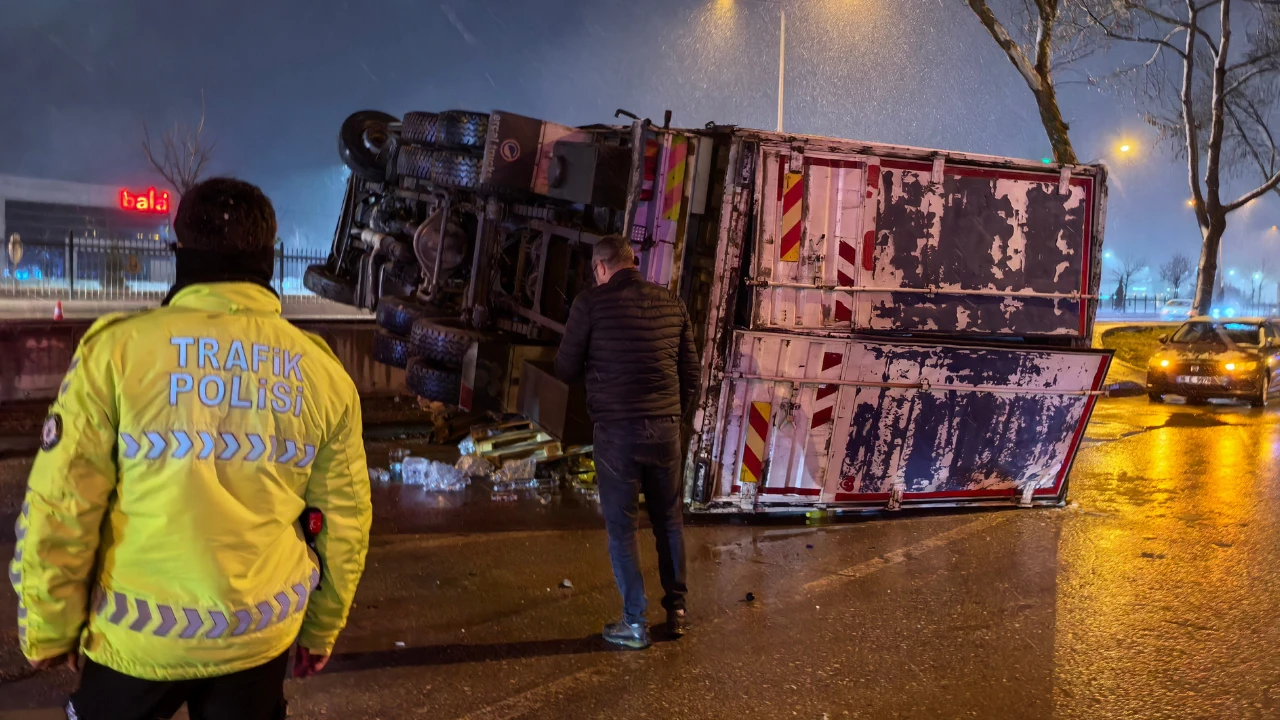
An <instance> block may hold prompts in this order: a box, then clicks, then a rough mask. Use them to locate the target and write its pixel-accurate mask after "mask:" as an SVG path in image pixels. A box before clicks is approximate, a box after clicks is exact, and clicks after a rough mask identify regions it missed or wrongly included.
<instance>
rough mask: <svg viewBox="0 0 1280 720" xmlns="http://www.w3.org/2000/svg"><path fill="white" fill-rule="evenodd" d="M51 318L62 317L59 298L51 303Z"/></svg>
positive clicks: (58, 318) (57, 318) (59, 318)
mask: <svg viewBox="0 0 1280 720" xmlns="http://www.w3.org/2000/svg"><path fill="white" fill-rule="evenodd" d="M53 319H54V320H61V319H62V301H61V300H58V301H57V302H55V303H54V304H53Z"/></svg>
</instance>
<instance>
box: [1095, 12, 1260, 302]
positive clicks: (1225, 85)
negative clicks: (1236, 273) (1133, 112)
mask: <svg viewBox="0 0 1280 720" xmlns="http://www.w3.org/2000/svg"><path fill="white" fill-rule="evenodd" d="M1072 1H1073V2H1076V3H1078V4H1079V8H1080V9H1081V10H1082V13H1083V14H1077V15H1076V16H1075V17H1077V18H1082V19H1083V20H1084V22H1085V23H1086V27H1089V28H1092V29H1093V30H1094V31H1095V32H1098V33H1100V34H1101V35H1102V36H1103V37H1105V38H1106V39H1108V40H1109V41H1114V42H1116V43H1120V44H1122V45H1126V46H1127V45H1134V46H1145V47H1147V48H1149V49H1150V54H1149V55H1147V54H1146V53H1145V52H1144V53H1143V58H1142V59H1139V60H1135V61H1134V62H1132V63H1129V64H1127V65H1125V66H1124V67H1122V69H1121V70H1120V72H1119V73H1117V75H1116V76H1114V78H1113V79H1117V80H1121V81H1124V83H1125V84H1126V85H1127V86H1128V87H1130V88H1131V89H1133V90H1135V91H1136V93H1137V95H1136V96H1137V99H1138V102H1139V103H1140V104H1141V105H1142V106H1143V107H1144V109H1145V111H1146V119H1147V122H1148V123H1150V124H1151V125H1152V126H1153V127H1155V128H1156V129H1157V130H1158V131H1159V132H1160V135H1161V138H1162V139H1163V140H1165V141H1168V142H1169V143H1170V144H1171V145H1173V147H1174V149H1175V151H1176V152H1177V153H1178V154H1179V156H1181V157H1183V158H1185V159H1186V161H1187V178H1188V183H1189V185H1190V189H1191V205H1192V206H1193V207H1194V209H1195V214H1196V221H1197V223H1198V225H1199V226H1200V233H1201V238H1202V243H1201V248H1200V263H1199V273H1198V277H1197V279H1196V295H1195V309H1196V312H1197V313H1199V314H1207V313H1208V312H1209V309H1210V306H1211V305H1212V303H1213V289H1214V285H1215V284H1216V280H1217V275H1218V273H1219V271H1220V268H1219V267H1218V260H1219V257H1218V255H1219V251H1220V248H1221V245H1222V236H1223V234H1224V233H1225V232H1226V229H1227V218H1228V216H1229V215H1230V214H1231V213H1233V212H1235V211H1236V210H1239V209H1240V208H1242V207H1244V206H1246V205H1248V204H1249V203H1251V202H1253V201H1254V200H1256V199H1258V198H1259V197H1261V196H1263V195H1265V194H1266V193H1268V192H1271V191H1273V190H1276V189H1277V188H1278V187H1280V149H1278V146H1277V143H1278V138H1277V136H1278V135H1280V118H1277V113H1276V110H1277V107H1280V0H1072ZM1233 10H1239V15H1240V18H1237V19H1242V23H1241V24H1242V25H1243V26H1244V28H1245V29H1244V37H1243V42H1240V43H1239V45H1238V46H1237V45H1236V44H1233V43H1235V41H1236V36H1235V34H1234V26H1233V15H1232V12H1233ZM1246 171H1249V172H1250V174H1252V173H1256V175H1254V177H1259V176H1260V178H1261V179H1260V181H1259V184H1257V185H1256V186H1254V187H1253V189H1252V190H1249V191H1247V192H1243V193H1241V194H1240V195H1238V196H1235V197H1230V196H1227V197H1224V195H1226V193H1225V188H1224V187H1223V185H1224V181H1230V180H1232V179H1236V178H1238V177H1240V176H1242V175H1244V174H1245V172H1246ZM1250 184H1251V185H1252V183H1250Z"/></svg>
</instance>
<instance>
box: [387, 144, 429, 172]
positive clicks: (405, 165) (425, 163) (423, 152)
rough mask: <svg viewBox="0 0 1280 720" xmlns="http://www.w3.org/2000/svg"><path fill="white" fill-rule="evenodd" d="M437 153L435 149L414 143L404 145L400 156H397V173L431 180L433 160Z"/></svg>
mask: <svg viewBox="0 0 1280 720" xmlns="http://www.w3.org/2000/svg"><path fill="white" fill-rule="evenodd" d="M435 155H436V153H435V151H433V150H428V149H427V148H423V147H416V146H412V145H410V146H408V147H402V148H400V155H399V157H397V158H396V174H398V175H400V176H401V177H412V178H418V179H419V180H430V179H431V169H432V160H433V159H434V158H435Z"/></svg>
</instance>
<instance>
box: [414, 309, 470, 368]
mask: <svg viewBox="0 0 1280 720" xmlns="http://www.w3.org/2000/svg"><path fill="white" fill-rule="evenodd" d="M481 337H483V336H482V335H481V333H478V332H476V331H474V330H465V329H462V328H459V327H454V326H451V325H450V324H446V321H443V320H439V319H436V320H433V319H429V318H423V319H421V320H418V321H416V322H414V323H413V332H412V333H410V335H409V343H410V344H411V346H412V347H413V354H414V355H418V356H419V357H424V358H427V359H428V360H432V361H434V362H437V363H440V364H441V365H444V366H445V367H455V368H456V367H461V366H462V358H463V356H464V355H466V354H467V349H468V348H470V347H471V343H473V342H475V341H476V340H479V339H480V338H481Z"/></svg>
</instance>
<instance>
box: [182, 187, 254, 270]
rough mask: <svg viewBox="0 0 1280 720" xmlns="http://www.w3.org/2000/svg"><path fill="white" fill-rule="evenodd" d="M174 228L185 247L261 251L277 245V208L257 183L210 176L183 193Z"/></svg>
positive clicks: (217, 250)
mask: <svg viewBox="0 0 1280 720" xmlns="http://www.w3.org/2000/svg"><path fill="white" fill-rule="evenodd" d="M173 230H174V233H175V234H176V235H177V236H178V243H179V244H180V245H181V246H182V247H184V248H191V249H193V250H212V251H215V252H227V253H234V252H261V251H263V250H268V249H271V248H274V247H275V244H276V211H275V208H274V207H272V206H271V201H270V200H268V199H267V196H266V195H264V194H262V191H261V190H259V189H258V187H257V186H256V185H251V184H249V183H247V182H245V181H243V180H236V179H234V178H224V177H219V178H210V179H209V180H205V181H203V182H200V183H197V184H196V185H194V186H192V187H191V189H190V190H187V191H186V192H185V193H183V195H182V201H181V202H179V203H178V215H177V217H176V218H175V219H174V222H173Z"/></svg>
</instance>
